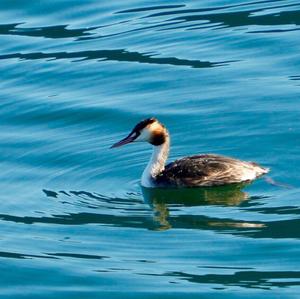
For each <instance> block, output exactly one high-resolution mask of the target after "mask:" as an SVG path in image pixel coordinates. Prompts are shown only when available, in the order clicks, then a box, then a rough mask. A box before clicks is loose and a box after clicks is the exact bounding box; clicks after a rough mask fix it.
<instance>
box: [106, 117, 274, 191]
mask: <svg viewBox="0 0 300 299" xmlns="http://www.w3.org/2000/svg"><path fill="white" fill-rule="evenodd" d="M138 141H145V142H149V143H150V144H152V145H153V153H152V156H151V159H150V161H149V163H148V165H147V167H146V168H145V170H144V172H143V175H142V181H141V184H142V186H143V187H148V188H150V187H201V186H203V187H204V186H206V187H208V186H221V185H227V184H235V183H242V182H250V181H252V180H254V179H256V178H258V177H260V176H262V175H263V174H266V173H268V172H269V169H267V168H264V167H261V166H259V165H258V164H256V163H254V162H246V161H240V160H236V159H233V158H229V157H224V156H219V155H214V154H204V155H196V156H189V157H184V158H181V159H178V160H175V161H174V162H172V163H170V164H168V165H166V166H165V162H166V160H167V158H168V155H169V148H170V136H169V132H168V130H167V129H166V127H165V126H164V125H162V124H161V123H160V122H159V121H158V120H157V119H155V118H148V119H145V120H143V121H141V122H139V123H138V124H137V125H136V126H135V127H134V128H133V130H132V131H131V132H130V134H129V135H128V136H127V137H126V138H124V139H122V140H121V141H119V142H117V143H115V144H114V145H112V146H111V148H115V147H119V146H122V145H125V144H127V143H131V142H138Z"/></svg>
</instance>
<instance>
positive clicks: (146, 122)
mask: <svg viewBox="0 0 300 299" xmlns="http://www.w3.org/2000/svg"><path fill="white" fill-rule="evenodd" d="M156 121H157V119H156V118H154V117H151V118H147V119H144V120H142V121H141V122H139V123H138V124H137V125H136V126H135V127H134V128H133V130H132V132H136V133H140V131H141V130H143V129H144V128H146V127H147V126H148V125H150V124H152V123H154V122H156Z"/></svg>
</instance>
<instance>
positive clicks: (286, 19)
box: [168, 4, 300, 33]
mask: <svg viewBox="0 0 300 299" xmlns="http://www.w3.org/2000/svg"><path fill="white" fill-rule="evenodd" d="M289 6H295V4H293V5H282V6H274V7H272V8H273V9H275V8H277V9H278V8H287V7H289ZM263 11H264V9H251V10H247V11H235V12H222V13H209V14H208V13H200V12H197V11H190V12H189V14H187V15H181V16H178V17H174V18H172V19H169V20H168V22H170V21H173V22H174V21H178V22H181V23H182V24H183V25H182V27H181V28H184V27H185V26H186V24H187V23H191V24H192V26H194V28H190V29H191V30H192V29H200V28H201V27H202V26H204V27H206V26H207V22H208V23H209V24H210V25H213V24H214V25H215V28H224V27H225V28H228V27H231V28H232V27H241V26H283V25H300V11H299V10H294V11H281V12H274V13H270V14H261V12H263ZM198 21H200V23H199V24H197V22H198ZM202 22H205V23H202ZM201 23H202V24H201ZM211 28H213V27H212V26H211ZM268 29H269V28H268ZM291 30H295V28H291ZM285 31H289V29H285ZM250 32H251V31H249V33H250ZM254 32H255V33H263V32H265V31H263V30H258V31H253V33H254ZM266 32H268V31H266Z"/></svg>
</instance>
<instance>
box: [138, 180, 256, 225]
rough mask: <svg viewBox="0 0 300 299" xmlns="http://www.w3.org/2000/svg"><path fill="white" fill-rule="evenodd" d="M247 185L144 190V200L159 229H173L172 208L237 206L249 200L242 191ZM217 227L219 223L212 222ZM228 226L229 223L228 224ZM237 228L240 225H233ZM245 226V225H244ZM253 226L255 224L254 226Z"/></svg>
mask: <svg viewBox="0 0 300 299" xmlns="http://www.w3.org/2000/svg"><path fill="white" fill-rule="evenodd" d="M244 186H245V184H240V185H233V186H232V185H231V186H220V187H208V188H203V187H201V188H179V189H177V188H144V187H142V193H143V196H144V200H145V202H146V203H148V204H149V205H150V206H151V208H152V209H153V211H154V215H155V217H154V220H155V221H156V223H157V224H158V229H160V230H166V229H170V228H172V226H173V225H172V218H173V217H172V216H171V213H170V207H176V208H182V207H193V206H207V205H219V206H236V205H239V204H240V203H241V202H242V201H245V200H247V198H248V195H247V194H246V193H245V192H243V191H242V188H243V187H244ZM212 223H213V225H216V224H217V223H219V222H212ZM212 223H211V224H212ZM227 224H228V223H227ZM232 225H234V226H237V225H238V224H237V223H235V224H232ZM243 225H244V226H245V223H244V224H243ZM257 225H259V226H260V225H261V224H257ZM252 226H253V224H252Z"/></svg>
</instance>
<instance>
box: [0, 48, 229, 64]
mask: <svg viewBox="0 0 300 299" xmlns="http://www.w3.org/2000/svg"><path fill="white" fill-rule="evenodd" d="M154 56H155V55H154V54H146V53H139V52H129V51H126V50H125V49H119V50H94V51H79V52H55V53H43V52H36V53H27V54H22V53H13V54H4V55H0V60H3V59H21V60H38V59H51V60H52V59H53V60H59V59H71V60H73V62H76V61H84V60H98V61H99V62H101V61H119V62H137V63H146V64H161V65H172V66H189V67H192V68H210V67H217V66H224V65H227V64H229V63H231V62H234V61H222V62H210V61H200V60H189V59H180V58H176V57H166V58H162V57H154Z"/></svg>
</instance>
